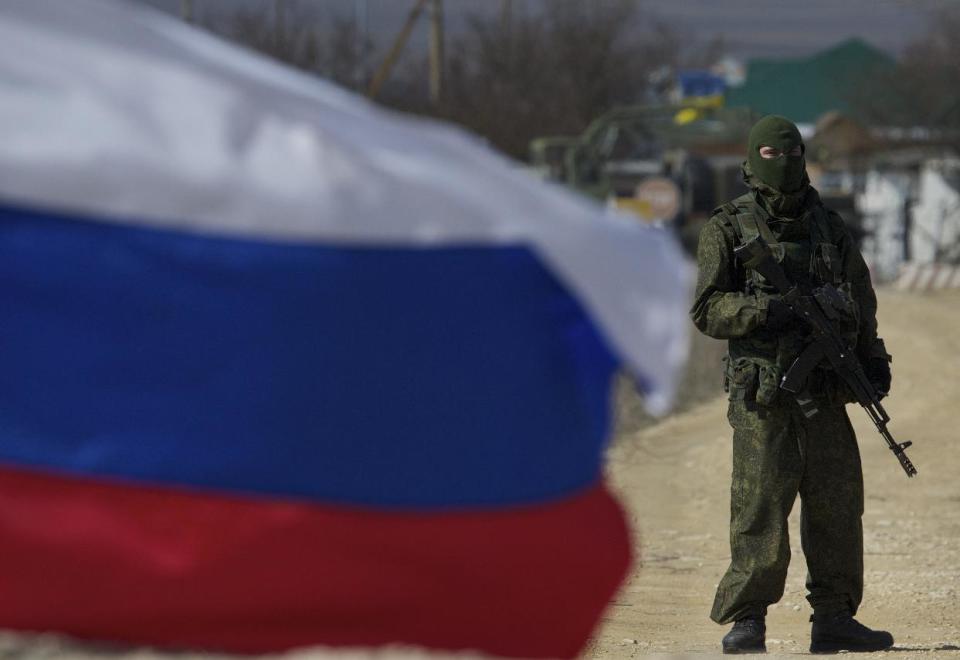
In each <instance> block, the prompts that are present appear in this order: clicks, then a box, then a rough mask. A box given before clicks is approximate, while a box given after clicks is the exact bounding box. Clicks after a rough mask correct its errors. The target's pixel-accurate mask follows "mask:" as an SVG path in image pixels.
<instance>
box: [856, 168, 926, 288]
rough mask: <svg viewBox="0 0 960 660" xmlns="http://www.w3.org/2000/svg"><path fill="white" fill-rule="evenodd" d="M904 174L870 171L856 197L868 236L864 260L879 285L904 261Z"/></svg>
mask: <svg viewBox="0 0 960 660" xmlns="http://www.w3.org/2000/svg"><path fill="white" fill-rule="evenodd" d="M911 184H912V181H911V177H910V175H909V174H906V173H898V172H881V171H877V170H873V171H871V172H869V173H868V174H867V176H866V182H865V187H864V191H863V192H862V193H860V194H859V195H857V199H856V204H857V210H858V211H859V212H860V214H861V215H862V217H863V228H864V229H865V230H866V231H867V232H868V235H867V236H866V237H865V238H864V240H863V257H864V259H865V260H866V261H867V264H868V265H869V266H870V269H871V271H872V273H873V277H874V279H875V280H877V281H878V282H886V281H890V280H893V279H895V278H896V277H897V276H898V275H899V273H900V265H901V264H902V262H903V252H904V250H903V241H904V207H905V204H906V203H907V199H908V197H909V194H910V189H911V187H912V186H911Z"/></svg>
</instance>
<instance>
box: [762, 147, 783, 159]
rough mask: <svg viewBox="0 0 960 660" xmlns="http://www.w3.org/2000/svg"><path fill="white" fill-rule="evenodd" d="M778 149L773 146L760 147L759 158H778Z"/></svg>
mask: <svg viewBox="0 0 960 660" xmlns="http://www.w3.org/2000/svg"><path fill="white" fill-rule="evenodd" d="M779 157H780V150H779V149H777V148H775V147H760V158H779Z"/></svg>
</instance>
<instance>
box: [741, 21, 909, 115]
mask: <svg viewBox="0 0 960 660" xmlns="http://www.w3.org/2000/svg"><path fill="white" fill-rule="evenodd" d="M894 65H895V62H894V60H893V58H892V57H890V56H889V55H887V54H886V53H885V52H883V51H881V50H879V49H877V48H874V47H873V46H871V45H870V44H868V43H867V42H865V41H863V40H861V39H850V40H848V41H844V42H842V43H840V44H837V45H836V46H834V47H833V48H830V49H828V50H825V51H821V52H820V53H817V54H816V55H813V56H811V57H808V58H802V59H754V60H750V61H749V62H748V63H747V79H746V82H745V83H744V84H743V85H742V86H740V87H735V88H731V89H730V90H728V91H727V96H726V102H727V106H728V107H740V106H745V107H749V108H750V109H751V110H753V111H755V112H757V113H758V114H761V115H768V114H776V115H783V116H785V117H788V118H789V119H791V120H793V121H795V122H797V123H814V122H816V120H817V118H818V117H820V116H821V115H823V114H824V113H825V112H829V111H831V110H838V111H840V112H844V113H847V114H853V115H855V114H856V108H855V107H853V105H852V104H851V100H852V98H853V95H854V94H856V93H857V91H858V90H859V89H861V88H862V85H863V83H864V82H865V81H867V80H869V79H870V78H871V77H873V76H874V75H875V74H877V73H878V72H880V71H883V70H884V69H890V68H892V67H893V66H894Z"/></svg>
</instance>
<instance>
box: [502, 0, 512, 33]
mask: <svg viewBox="0 0 960 660" xmlns="http://www.w3.org/2000/svg"><path fill="white" fill-rule="evenodd" d="M500 30H501V32H503V34H504V35H507V36H508V35H509V34H510V32H511V31H512V30H513V0H500Z"/></svg>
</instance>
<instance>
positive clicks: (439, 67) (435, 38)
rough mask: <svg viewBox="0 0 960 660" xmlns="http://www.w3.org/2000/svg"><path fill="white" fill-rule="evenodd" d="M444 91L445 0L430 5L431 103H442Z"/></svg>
mask: <svg viewBox="0 0 960 660" xmlns="http://www.w3.org/2000/svg"><path fill="white" fill-rule="evenodd" d="M442 93H443V0H432V1H431V6H430V103H432V104H433V105H437V104H438V103H440V96H441V94H442Z"/></svg>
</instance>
